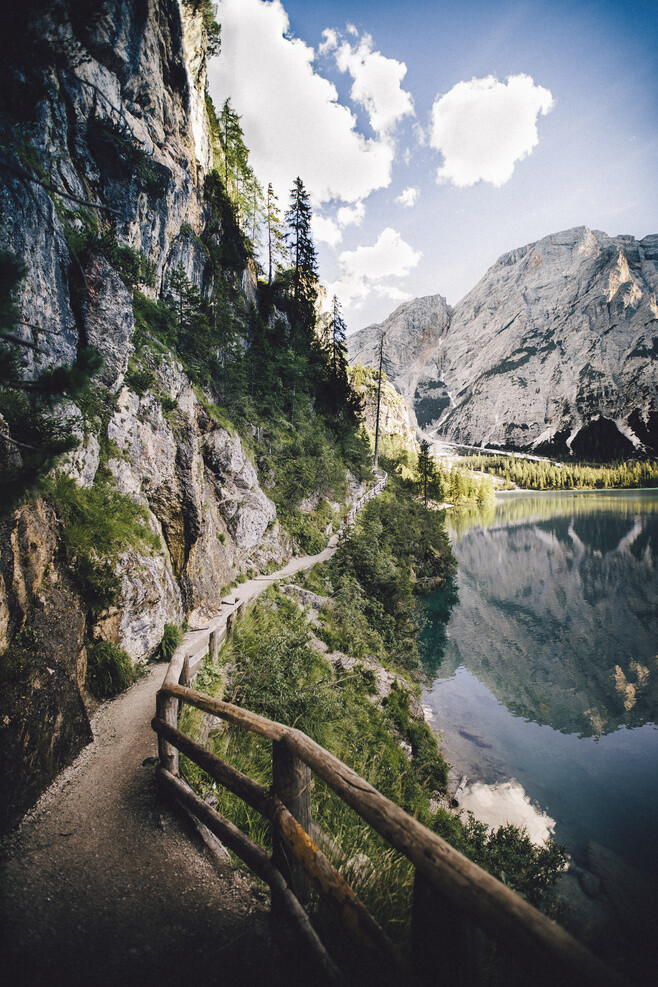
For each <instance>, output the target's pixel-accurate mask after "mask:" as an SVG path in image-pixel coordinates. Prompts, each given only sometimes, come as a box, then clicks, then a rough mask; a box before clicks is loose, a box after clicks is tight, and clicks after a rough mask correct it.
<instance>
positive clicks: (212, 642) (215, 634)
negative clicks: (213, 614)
mask: <svg viewBox="0 0 658 987" xmlns="http://www.w3.org/2000/svg"><path fill="white" fill-rule="evenodd" d="M219 643H220V642H219V630H218V628H215V629H214V630H213V631H211V632H210V636H209V638H208V656H209V658H210V661H211V662H212V663H213V665H216V664H217V658H218V656H219Z"/></svg>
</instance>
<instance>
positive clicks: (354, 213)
mask: <svg viewBox="0 0 658 987" xmlns="http://www.w3.org/2000/svg"><path fill="white" fill-rule="evenodd" d="M365 214H366V207H365V203H364V202H357V203H356V204H355V205H353V206H341V208H340V209H339V210H338V212H337V213H336V220H337V222H338V225H339V226H350V225H352V224H353V225H354V226H360V225H361V223H362V222H363V217H364V216H365Z"/></svg>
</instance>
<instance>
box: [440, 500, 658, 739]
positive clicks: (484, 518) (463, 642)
mask: <svg viewBox="0 0 658 987" xmlns="http://www.w3.org/2000/svg"><path fill="white" fill-rule="evenodd" d="M449 524H450V527H451V529H452V532H453V543H454V551H455V554H456V556H457V558H458V562H459V574H458V578H457V585H456V586H451V587H449V588H448V590H447V591H446V592H444V593H443V594H437V595H435V596H433V597H430V598H429V599H428V601H427V604H428V618H429V621H428V626H427V628H426V630H425V635H424V642H423V643H424V654H425V663H426V667H427V671H428V672H429V673H430V674H432V675H435V674H437V673H439V674H440V676H441V678H445V677H449V676H451V675H453V674H454V673H455V672H456V671H457V669H459V668H460V667H464V668H465V669H468V670H469V671H470V672H471V673H472V674H473V675H474V676H476V677H477V679H478V680H479V682H480V683H483V684H484V685H486V687H487V688H488V689H489V690H490V692H491V693H492V694H493V695H494V696H495V697H496V698H497V699H498V700H499V701H500V702H502V703H503V704H504V705H505V706H506V707H507V709H508V710H509V711H510V712H512V713H513V714H515V715H517V716H520V717H523V718H525V719H528V720H533V721H534V722H536V723H538V724H547V725H549V726H551V727H553V728H554V729H556V730H559V731H562V732H564V733H570V734H571V733H576V734H578V735H580V736H582V737H601V736H602V735H603V734H607V733H610V732H611V731H614V730H617V729H618V728H619V727H620V726H627V727H635V726H640V725H642V724H644V723H647V722H655V721H656V719H657V714H658V677H657V674H656V673H657V671H658V656H657V655H656V642H657V641H658V608H657V607H656V601H657V599H658V574H657V571H656V565H655V553H656V544H657V538H658V495H656V493H655V492H654V493H653V495H652V494H645V495H639V494H637V493H636V492H635V491H630V492H628V493H627V494H624V493H622V494H619V493H617V492H605V493H597V494H594V495H573V494H566V495H564V494H557V495H539V496H534V497H533V496H527V495H526V496H524V497H518V496H508V497H505V498H504V499H502V500H501V501H499V502H498V503H497V504H496V506H495V508H493V509H490V510H489V511H488V512H486V513H484V514H482V513H480V514H471V515H470V516H468V517H464V516H461V517H457V518H454V519H450V521H449ZM457 593H458V601H459V602H458V605H457V606H455V603H456V602H457ZM451 607H452V615H451V617H450V621H449V623H448V626H447V628H446V623H445V617H446V613H447V612H449V611H450V608H451Z"/></svg>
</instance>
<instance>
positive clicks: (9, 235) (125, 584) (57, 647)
mask: <svg viewBox="0 0 658 987" xmlns="http://www.w3.org/2000/svg"><path fill="white" fill-rule="evenodd" d="M38 7H39V10H38V11H35V13H34V16H33V17H30V18H27V21H26V23H27V25H28V26H27V27H26V31H27V32H28V34H29V38H28V39H25V38H22V37H21V38H17V39H16V46H17V52H18V49H19V48H20V51H21V52H23V51H26V52H27V53H28V54H29V56H30V57H29V60H28V59H27V58H26V59H23V58H22V56H21V58H19V57H18V54H17V61H16V65H14V64H13V63H12V66H11V69H12V71H13V70H16V71H15V72H14V75H15V78H16V80H17V93H18V96H17V100H18V101H16V100H14V102H12V100H11V99H9V98H8V99H7V100H6V101H5V100H4V99H3V102H2V106H1V107H0V146H1V147H2V154H1V159H2V160H1V161H0V244H2V247H3V248H7V249H9V250H11V251H13V252H14V253H15V254H16V255H17V256H18V257H19V258H20V259H21V260H22V261H23V262H24V264H25V267H26V275H25V277H24V279H23V280H22V282H21V284H20V288H19V291H18V296H19V297H17V299H16V300H17V302H18V304H19V307H20V310H21V319H22V321H21V323H20V324H19V325H18V327H17V328H16V330H15V333H16V335H19V336H21V337H22V338H23V340H24V342H25V343H26V344H27V346H26V348H25V349H24V350H23V349H22V350H21V355H20V359H21V362H22V366H21V374H22V376H23V377H24V378H25V379H34V378H35V377H37V376H38V375H39V374H41V373H42V372H43V371H46V370H49V369H52V368H58V367H62V366H65V365H66V366H71V365H72V364H74V363H75V361H76V359H77V357H78V355H79V353H80V351H81V350H82V349H83V348H86V347H93V348H95V349H97V350H99V351H100V352H101V353H102V355H103V357H104V366H103V369H102V371H101V373H100V374H99V375H98V377H97V378H96V381H97V382H99V383H100V387H99V388H97V389H96V393H95V396H94V400H93V401H89V402H87V404H85V405H84V406H83V405H82V404H81V406H80V407H77V406H76V404H75V403H74V402H73V400H69V399H67V400H66V401H64V400H62V401H61V402H60V404H59V405H58V407H57V411H56V414H57V415H58V416H59V417H60V418H61V420H62V421H66V423H67V425H68V426H69V427H70V428H71V429H72V431H73V432H74V434H76V435H77V436H78V438H79V439H80V444H79V446H78V448H77V449H75V450H74V451H73V452H71V453H69V454H67V455H66V456H62V457H61V460H60V462H59V464H58V468H61V469H63V470H64V471H66V472H67V473H69V475H71V476H72V477H73V478H74V479H75V480H76V481H77V482H78V483H79V484H80V485H82V486H86V487H89V486H91V485H93V484H94V483H95V482H96V479H97V473H98V470H99V469H101V470H102V471H103V472H102V476H103V478H104V479H106V478H107V470H109V471H110V472H111V474H112V476H113V477H114V479H115V481H116V486H117V489H118V490H119V491H120V492H121V493H123V494H125V495H127V496H129V497H131V498H132V499H133V500H135V501H137V502H138V503H140V504H141V505H142V506H143V507H144V508H145V511H146V516H147V519H148V523H149V525H150V527H151V529H152V531H153V532H154V533H155V534H156V535H158V536H159V538H160V541H161V549H160V550H159V551H158V550H156V549H154V550H153V551H152V552H148V551H146V550H145V549H143V548H142V549H140V550H139V551H138V550H135V549H132V550H129V551H126V552H125V553H124V554H123V555H122V556H121V558H120V559H119V562H118V566H117V575H118V576H119V579H120V582H121V599H120V600H119V602H118V604H117V605H116V607H114V608H112V609H110V610H108V611H107V612H104V613H102V614H101V615H100V616H98V615H97V614H94V615H93V618H92V616H91V614H90V613H89V612H87V611H86V610H85V609H84V608H83V606H82V604H81V601H80V599H79V598H78V597H77V595H76V593H75V592H74V591H73V589H72V588H71V586H69V584H68V581H67V577H68V573H67V572H66V571H64V570H63V569H62V567H61V557H60V556H61V553H60V552H59V550H58V539H59V536H60V534H61V530H60V524H59V522H58V520H57V517H56V516H55V512H54V511H53V510H52V509H51V508H48V507H46V505H45V504H43V503H40V502H37V503H36V505H34V504H32V505H29V506H25V507H22V508H21V509H20V510H19V511H18V512H17V513H15V514H14V516H13V517H11V518H9V519H7V520H2V521H0V682H1V683H2V689H1V690H0V691H2V692H3V696H5V695H6V696H9V697H10V698H9V699H8V700H7V704H8V705H5V706H2V705H0V714H2V715H0V742H5V741H6V743H7V744H9V745H10V746H11V745H13V747H12V750H14V751H16V752H17V755H16V760H15V763H13V766H11V767H8V768H7V770H8V771H9V773H10V775H11V778H10V781H9V782H8V787H7V788H3V789H2V792H0V803H3V805H4V804H5V803H6V804H7V805H9V806H10V816H11V813H13V812H14V810H15V809H16V807H17V806H18V808H19V809H25V808H26V806H27V805H28V804H29V803H30V801H32V800H33V799H34V798H35V797H36V795H37V794H38V793H39V791H40V790H41V789H42V788H43V787H44V785H45V784H46V783H47V782H48V781H49V780H50V779H52V777H54V776H55V775H56V774H57V772H58V771H59V770H61V768H62V767H63V766H64V765H65V764H66V763H68V762H69V761H70V760H71V758H72V757H73V756H75V754H76V753H77V751H78V750H79V748H80V746H82V745H83V744H84V743H86V742H87V741H88V740H89V739H90V734H89V724H88V720H87V717H86V713H85V710H84V704H83V698H82V695H81V686H82V684H83V683H84V678H85V671H86V651H85V646H84V643H85V640H99V639H103V640H111V641H114V642H116V643H118V644H119V645H121V646H122V647H123V648H124V649H125V650H126V651H128V653H129V654H130V655H131V656H132V658H133V659H143V658H145V657H147V656H148V655H149V654H152V653H153V651H154V649H155V648H156V647H157V645H158V644H159V643H160V641H161V639H162V633H163V629H164V626H165V624H166V623H175V624H180V623H181V621H182V619H183V617H184V616H185V615H186V614H189V613H190V612H191V611H193V610H195V609H197V608H205V609H207V610H211V609H212V608H213V607H216V606H217V602H218V600H219V598H220V597H221V594H222V589H223V587H225V586H226V585H227V584H228V583H230V582H231V581H232V580H234V579H235V578H236V576H238V575H239V574H240V573H243V572H246V571H248V570H249V569H250V568H251V567H252V566H258V567H259V568H261V567H264V566H265V565H267V563H268V562H269V561H270V560H275V561H277V562H281V563H282V562H283V561H285V560H286V559H287V558H288V557H289V555H290V554H291V551H292V545H291V543H290V539H289V538H288V537H287V536H286V535H285V534H284V533H283V532H282V531H281V530H280V529H279V527H278V525H277V523H276V511H275V508H274V504H273V503H272V502H271V501H270V500H269V498H267V497H266V496H265V494H264V493H263V491H262V490H261V489H260V487H259V485H258V482H257V476H256V472H255V470H254V467H253V465H252V464H251V463H250V462H249V460H248V459H247V457H246V456H245V453H244V451H243V449H242V447H241V444H240V441H239V439H237V438H236V437H234V436H232V435H230V434H229V433H228V432H227V431H226V430H224V429H222V428H219V427H217V425H216V424H215V422H214V421H213V420H212V419H211V417H210V415H209V413H208V411H207V410H206V408H205V407H204V405H206V404H207V401H206V400H205V399H204V397H203V396H200V395H199V394H197V393H196V392H195V390H194V388H193V387H192V386H191V384H190V382H189V380H188V379H187V378H186V376H185V374H184V373H183V369H182V367H181V366H180V365H179V364H178V363H177V362H176V360H175V359H174V358H173V357H171V356H167V355H163V353H162V352H161V350H162V347H159V344H158V343H157V341H156V340H154V339H153V338H152V337H151V338H148V339H145V338H144V336H145V335H146V330H145V329H144V326H143V325H141V324H140V332H141V335H140V337H139V342H140V344H141V346H142V349H140V352H139V363H140V367H139V372H141V373H142V376H143V378H144V380H145V383H144V386H142V385H141V384H139V382H137V383H135V380H134V378H133V388H134V389H133V390H131V389H130V388H129V387H127V386H125V380H124V377H125V375H126V371H127V369H128V364H129V361H130V359H131V356H132V355H133V352H134V340H133V337H134V333H135V318H134V314H133V295H132V289H133V287H134V286H135V284H137V287H138V288H139V289H140V291H142V292H143V294H145V295H147V296H148V298H150V299H151V300H154V301H155V300H159V301H165V302H166V301H167V300H170V295H169V292H168V285H169V283H170V275H171V272H172V271H174V270H177V269H179V268H182V269H183V271H184V272H185V273H186V275H187V277H188V278H189V280H190V281H191V282H192V283H193V284H194V285H195V286H196V288H197V289H198V290H199V292H200V293H201V294H202V295H204V296H206V297H208V295H209V294H210V292H211V291H212V289H213V278H214V276H215V275H214V268H213V265H212V264H211V263H210V260H209V256H208V253H207V250H206V248H205V247H204V245H203V242H202V239H201V234H202V233H203V232H204V230H205V228H206V225H207V223H208V221H209V218H210V216H209V211H208V206H207V203H206V199H205V196H204V183H205V178H206V175H207V173H208V172H209V170H210V169H211V167H212V151H211V144H210V139H209V129H208V117H207V112H206V104H205V84H206V50H205V28H204V26H203V4H199V3H197V4H192V3H183V2H180V0H139V2H135V0H103V2H99V3H96V4H84V3H83V4H81V3H79V2H74V0H58V3H56V4H39V5H38ZM32 45H34V48H35V51H36V50H37V47H38V50H39V52H45V53H46V55H45V56H44V60H43V64H42V63H41V62H38V63H37V62H36V60H35V58H34V56H33V52H32V47H31V46H32ZM20 46H22V47H20ZM24 80H27V81H26V82H25V84H23V81H24ZM4 95H5V94H4V93H3V96H4ZM12 114H13V115H12ZM213 222H215V223H216V221H215V220H213ZM230 276H231V277H233V278H234V279H235V283H236V287H238V288H239V289H240V288H241V291H242V296H243V298H244V302H245V310H246V305H247V304H248V303H249V302H250V301H254V300H255V299H256V274H255V269H247V270H245V271H244V272H240V271H231V272H230ZM239 307H240V306H239V305H238V308H239ZM149 347H150V348H149ZM142 350H143V351H142ZM128 380H129V381H130V380H131V377H130V375H128ZM137 391H139V392H140V393H137ZM19 462H20V451H19V450H18V449H17V447H16V446H15V445H12V443H10V442H9V441H8V439H7V437H6V428H5V427H4V422H3V420H2V418H0V466H2V465H7V466H12V465H14V466H15V465H17V463H19ZM92 619H93V625H92ZM58 621H59V623H58ZM33 633H38V634H39V635H41V636H42V637H43V646H41V644H40V645H39V650H38V660H35V661H33V659H34V658H35V655H34V654H33V652H34V648H32V650H30V647H31V643H32V638H31V637H30V635H31V634H33ZM40 640H41V638H40ZM28 646H30V647H28ZM3 663H4V664H3ZM12 670H13V671H12ZM12 676H13V677H12ZM12 708H16V709H18V708H20V709H22V710H23V711H24V716H23V718H22V719H19V718H12V715H11V709H12ZM7 716H8V717H9V720H8V721H7V723H5V719H6V717H7ZM3 730H6V732H5V733H4V734H3ZM34 758H36V759H37V760H38V763H37V761H36V760H34ZM31 759H32V760H31ZM7 763H8V762H7ZM21 763H22V764H23V769H24V770H23V774H22V775H21ZM21 777H23V779H24V783H23V782H22V781H21ZM25 779H27V780H25ZM12 792H13V794H12ZM7 818H9V817H7ZM7 818H5V816H3V815H2V811H0V828H1V827H2V825H3V824H4V822H6V821H7ZM12 818H13V817H12ZM9 821H11V819H9Z"/></svg>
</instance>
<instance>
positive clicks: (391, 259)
mask: <svg viewBox="0 0 658 987" xmlns="http://www.w3.org/2000/svg"><path fill="white" fill-rule="evenodd" d="M421 257H422V254H421V253H420V251H417V250H414V249H413V247H411V246H410V245H409V244H408V243H407V242H406V241H405V240H403V239H402V237H401V236H400V234H399V233H398V232H397V231H396V230H393V229H391V228H390V227H387V228H386V229H385V230H382V232H381V233H380V234H379V237H378V238H377V242H376V243H374V244H373V245H372V246H370V247H364V246H360V247H357V248H356V250H344V251H343V252H342V253H341V254H340V256H339V258H338V260H339V263H340V273H339V276H338V279H337V280H336V281H335V282H334V283H333V284H331V285H328V291H329V294H330V295H337V296H338V297H339V298H340V300H341V302H342V304H343V305H350V304H352V303H355V304H356V306H357V307H358V305H359V304H362V303H363V302H364V301H365V300H366V298H367V297H368V296H369V295H370V294H371V293H374V294H377V295H380V296H384V297H387V298H393V299H395V300H403V299H404V298H408V297H410V296H409V295H408V294H406V293H405V292H404V291H402V289H401V288H399V287H398V286H397V285H395V284H391V283H390V282H387V279H388V278H391V277H397V278H403V277H406V276H407V274H409V273H410V272H411V271H412V270H413V268H414V267H416V265H417V264H418V262H419V261H420V259H421Z"/></svg>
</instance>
